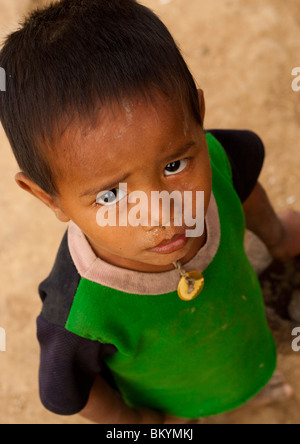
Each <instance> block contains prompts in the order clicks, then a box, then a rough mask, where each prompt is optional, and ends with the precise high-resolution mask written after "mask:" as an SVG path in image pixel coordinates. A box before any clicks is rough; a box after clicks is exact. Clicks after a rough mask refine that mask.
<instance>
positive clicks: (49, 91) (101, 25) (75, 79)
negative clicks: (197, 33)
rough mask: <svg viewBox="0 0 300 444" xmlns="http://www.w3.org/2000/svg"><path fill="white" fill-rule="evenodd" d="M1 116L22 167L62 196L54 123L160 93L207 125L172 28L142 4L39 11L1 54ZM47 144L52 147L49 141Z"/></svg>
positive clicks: (105, 2) (111, 1) (90, 1)
mask: <svg viewBox="0 0 300 444" xmlns="http://www.w3.org/2000/svg"><path fill="white" fill-rule="evenodd" d="M0 66H1V67H2V68H4V69H5V71H6V91H5V92H0V119H1V122H2V125H3V127H4V130H5V132H6V134H7V136H8V139H9V142H10V144H11V146H12V149H13V152H14V155H15V157H16V159H17V162H18V164H19V167H20V168H21V169H22V171H23V172H24V173H25V174H26V175H27V177H29V178H30V179H31V180H32V181H34V182H35V183H36V184H38V185H39V186H40V187H41V188H42V189H43V190H44V191H46V192H47V193H48V194H50V195H53V196H54V195H56V194H57V189H56V186H55V181H54V174H53V171H52V170H51V166H50V165H49V162H48V161H47V150H45V146H46V145H47V146H49V141H51V140H52V137H53V134H54V128H55V125H57V127H59V125H60V121H63V120H67V121H68V122H71V121H72V119H73V118H74V116H75V115H77V116H83V117H88V116H92V115H93V113H95V112H96V111H97V110H98V111H99V110H100V109H101V107H103V106H105V105H107V104H112V103H114V102H116V101H117V102H119V103H120V100H122V99H124V98H131V97H133V96H138V95H144V96H147V95H149V91H150V90H154V89H158V90H159V91H161V92H163V93H164V94H166V95H167V96H169V97H172V96H173V95H175V94H177V95H178V96H179V98H180V99H181V100H182V101H185V103H187V104H188V106H189V108H190V110H191V113H192V115H193V117H194V118H195V119H196V120H197V122H199V124H202V122H201V117H200V106H199V102H198V94H197V87H196V84H195V81H194V79H193V77H192V75H191V73H190V71H189V69H188V67H187V65H186V63H185V61H184V59H183V57H182V55H181V53H180V50H179V49H178V47H177V45H176V43H175V41H174V39H173V38H172V36H171V35H170V33H169V31H168V30H167V28H166V27H165V25H164V24H163V23H162V22H161V21H160V19H159V18H158V17H157V16H156V15H155V14H154V13H153V12H152V11H151V10H149V9H148V8H146V7H145V6H142V5H141V4H139V3H137V2H136V1H135V0H62V1H60V2H58V3H52V4H51V5H50V6H48V7H46V8H44V9H40V10H36V11H34V12H33V13H32V14H31V15H30V16H29V17H28V18H26V19H25V21H24V23H22V25H21V27H20V29H18V30H17V31H16V32H14V33H12V34H11V35H10V36H8V37H7V39H6V41H5V44H4V47H3V49H2V51H1V53H0ZM47 142H48V143H47Z"/></svg>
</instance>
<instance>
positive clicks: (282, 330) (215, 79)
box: [0, 0, 300, 424]
mask: <svg viewBox="0 0 300 444" xmlns="http://www.w3.org/2000/svg"><path fill="white" fill-rule="evenodd" d="M41 3H43V1H42V0H40V1H39V0H34V1H33V0H0V35H1V38H3V37H4V36H5V35H6V34H7V33H8V32H9V31H11V30H13V29H15V28H16V26H17V24H18V21H19V20H20V18H21V17H22V15H23V14H24V13H26V12H27V11H28V10H29V9H30V8H32V7H33V6H36V5H37V4H41ZM144 3H145V4H146V5H147V6H150V7H151V8H152V9H154V10H155V11H156V12H157V13H158V14H159V15H160V17H161V18H162V19H163V20H164V22H165V23H166V24H167V26H168V27H169V28H170V30H171V31H172V33H173V35H174V36H175V38H176V40H177V42H178V43H179V44H180V47H181V49H182V51H183V53H184V55H185V57H186V59H187V61H188V64H189V66H190V68H191V70H192V72H193V74H194V76H195V78H196V79H197V82H198V84H199V86H200V87H201V88H203V89H204V91H205V95H206V101H207V119H206V127H207V128H213V127H214V128H240V129H245V128H246V129H252V130H255V131H256V132H257V133H258V134H259V135H260V136H261V137H262V139H263V140H264V143H265V146H266V152H267V157H266V163H265V167H264V170H263V173H262V176H261V182H262V183H263V185H264V186H265V188H266V189H267V191H268V193H269V196H270V198H271V200H272V202H273V204H274V206H275V208H276V209H277V210H278V211H280V210H282V209H284V208H295V209H299V210H300V186H299V183H300V173H299V171H300V152H299V148H300V145H299V140H300V125H299V117H300V101H299V99H300V92H298V93H296V92H294V91H293V90H292V88H291V83H292V76H291V72H292V69H293V68H294V67H297V66H300V56H299V54H300V43H299V42H300V38H299V37H300V32H299V31H300V3H299V1H298V0H285V1H283V0H264V1H263V2H262V1H260V0H251V2H250V1H248V0H211V1H209V2H208V1H206V0H144ZM0 153H1V155H0V177H1V179H0V215H1V231H0V246H1V248H0V270H1V288H2V290H1V297H0V327H2V328H4V329H5V330H6V334H7V351H6V352H0V423H1V424H22V423H23V424H74V423H75V424H85V423H87V422H86V421H84V420H82V419H81V418H80V417H79V416H75V417H72V418H61V417H57V416H55V415H53V414H51V413H49V412H47V411H45V410H44V408H43V407H42V406H41V404H40V401H39V397H38V379H37V372H38V363H39V349H38V344H37V341H36V330H35V319H36V317H37V315H38V314H39V311H40V308H41V303H40V300H39V297H38V294H37V286H38V284H39V282H41V281H42V280H43V279H44V278H45V277H46V276H47V275H48V273H49V271H50V269H51V267H52V265H53V261H54V258H55V255H56V252H57V248H58V245H59V243H60V239H61V237H62V235H63V233H64V231H65V229H66V226H64V225H63V224H61V223H59V222H58V221H56V219H55V218H54V216H53V215H52V213H50V212H49V210H48V209H47V208H46V207H44V206H43V205H42V204H40V203H39V202H38V201H37V200H35V199H33V198H31V196H29V195H27V194H26V193H24V192H23V191H21V190H20V189H19V188H18V187H17V185H16V184H15V182H14V174H15V172H16V171H17V166H16V163H15V160H14V159H13V156H12V154H11V151H10V148H9V145H8V142H7V140H6V137H5V135H4V133H3V131H2V130H0ZM299 271H300V270H299V263H298V262H297V261H293V262H291V263H289V264H287V265H285V266H283V265H281V264H279V265H278V264H277V265H276V264H275V265H273V266H272V268H271V269H270V270H268V272H267V274H264V275H263V277H262V285H263V289H264V294H265V298H266V304H267V312H268V317H269V320H270V326H271V328H272V330H273V332H274V335H275V338H276V341H277V344H278V352H279V359H278V366H279V368H280V370H281V371H282V373H283V374H284V376H285V378H286V380H287V382H288V383H289V384H291V385H292V387H293V388H294V395H293V397H292V398H291V399H290V400H289V401H285V402H281V403H276V404H273V405H269V406H267V407H260V408H251V407H249V406H248V405H246V406H244V407H242V408H241V409H238V410H235V411H233V412H230V413H228V414H225V415H221V416H218V417H214V418H210V419H207V420H206V423H209V424H300V365H299V363H300V352H299V353H296V352H294V351H293V350H292V348H291V342H292V339H293V338H292V336H291V332H292V329H293V328H294V327H295V326H297V322H292V321H291V320H290V319H289V318H288V314H287V309H286V306H287V302H288V301H289V299H290V297H291V293H292V291H293V290H294V289H297V288H298V290H299V288H300V282H299ZM295 276H296V277H295ZM297 276H298V278H297ZM297 279H298V280H297ZM284 298H285V299H284ZM296 308H297V307H296ZM298 326H300V320H299V323H298Z"/></svg>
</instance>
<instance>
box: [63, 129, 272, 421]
mask: <svg viewBox="0 0 300 444" xmlns="http://www.w3.org/2000/svg"><path fill="white" fill-rule="evenodd" d="M207 142H208V147H209V153H210V158H211V165H212V171H213V193H214V196H215V199H216V203H217V206H218V211H219V218H220V226H221V240H220V245H219V248H218V251H217V253H216V255H215V257H214V259H213V260H212V262H211V263H210V265H209V266H208V267H207V268H206V269H205V271H204V278H205V287H204V290H203V291H202V293H201V294H200V296H198V298H196V299H194V300H193V301H191V302H184V301H182V300H181V299H179V297H178V296H177V293H176V292H172V293H168V294H162V295H151V294H150V295H137V294H129V293H125V292H122V291H119V290H115V289H113V288H109V287H105V286H102V285H100V284H98V283H95V282H91V281H90V280H87V279H84V278H82V279H81V281H80V284H79V287H78V290H77V292H76V295H75V299H74V302H73V305H72V308H71V311H70V314H69V317H68V320H67V323H66V329H67V330H69V331H70V332H72V333H75V334H76V335H79V336H81V337H84V338H87V339H92V340H97V341H99V342H101V343H105V344H113V345H114V346H115V347H116V349H117V352H116V353H115V354H114V355H112V356H109V357H107V358H106V359H105V361H106V364H107V366H108V368H109V369H110V371H111V373H112V375H113V377H114V379H115V382H116V384H117V386H118V388H119V390H120V392H121V394H122V396H123V399H124V400H125V402H126V403H127V404H128V405H130V406H132V407H148V408H151V409H157V410H160V411H163V412H165V413H168V414H172V415H174V416H178V417H183V418H200V417H205V416H212V415H216V414H220V413H222V412H225V411H228V410H231V409H234V408H236V407H239V406H240V405H242V404H244V403H245V402H246V401H248V400H249V399H250V398H252V397H253V396H254V395H255V394H257V393H258V392H259V391H260V390H261V389H262V388H263V387H264V386H265V385H266V383H267V382H268V381H269V379H270V378H271V376H272V374H273V372H274V369H275V366H276V350H275V344H274V340H273V338H272V335H271V333H270V330H269V328H268V325H267V322H266V317H265V311H264V304H263V299H262V294H261V290H260V286H259V282H258V279H257V277H256V275H255V272H254V270H253V269H252V267H251V265H250V263H249V261H248V258H247V256H246V254H245V251H244V234H245V219H244V215H243V211H242V206H241V203H240V200H239V198H238V196H237V194H236V192H235V191H234V189H233V185H232V178H231V169H230V164H229V161H228V159H227V156H226V153H225V151H224V150H223V148H222V146H221V145H220V144H219V142H218V141H217V140H216V139H215V138H214V137H213V136H212V135H211V134H207ZM201 271H202V270H201Z"/></svg>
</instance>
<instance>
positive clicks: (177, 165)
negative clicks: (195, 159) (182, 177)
mask: <svg viewBox="0 0 300 444" xmlns="http://www.w3.org/2000/svg"><path fill="white" fill-rule="evenodd" d="M188 161H189V159H183V160H177V161H176V162H172V163H169V164H168V165H167V166H166V168H165V176H172V175H174V174H179V173H181V171H183V170H184V169H185V168H186V166H187V164H188Z"/></svg>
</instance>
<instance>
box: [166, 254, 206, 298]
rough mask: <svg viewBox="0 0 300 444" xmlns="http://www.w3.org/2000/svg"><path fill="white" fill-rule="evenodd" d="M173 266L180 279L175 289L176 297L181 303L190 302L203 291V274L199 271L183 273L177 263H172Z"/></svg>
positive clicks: (179, 264)
mask: <svg viewBox="0 0 300 444" xmlns="http://www.w3.org/2000/svg"><path fill="white" fill-rule="evenodd" d="M173 265H174V267H175V268H176V270H178V272H179V274H180V277H181V279H180V281H179V284H178V288H177V293H178V296H179V297H180V299H182V300H183V301H192V300H193V299H195V298H196V297H197V296H199V294H200V293H201V291H202V290H203V287H204V277H203V274H202V273H200V271H189V272H187V271H185V270H184V269H183V268H182V265H181V263H180V262H179V261H176V262H173Z"/></svg>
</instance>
